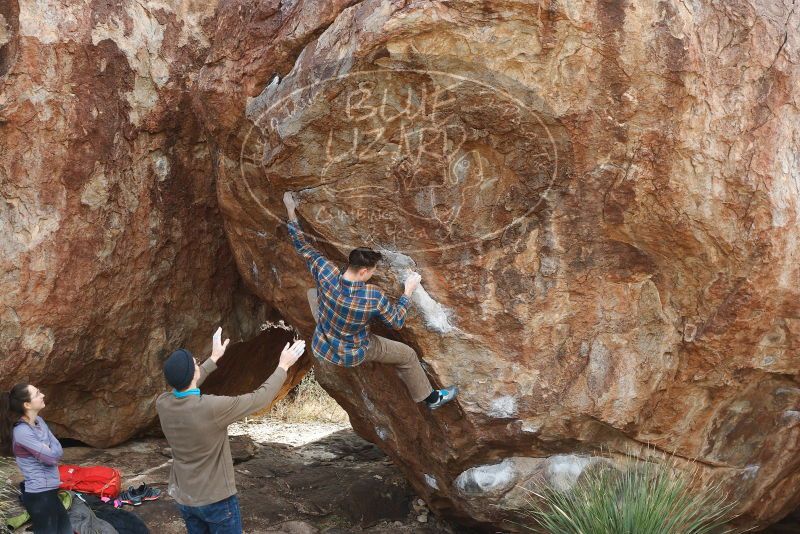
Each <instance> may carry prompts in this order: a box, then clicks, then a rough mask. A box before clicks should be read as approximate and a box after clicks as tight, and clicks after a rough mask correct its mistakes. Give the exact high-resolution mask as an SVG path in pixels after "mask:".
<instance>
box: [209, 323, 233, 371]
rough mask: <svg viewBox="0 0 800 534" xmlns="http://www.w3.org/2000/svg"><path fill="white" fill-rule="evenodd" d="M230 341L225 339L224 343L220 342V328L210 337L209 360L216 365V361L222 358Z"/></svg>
mask: <svg viewBox="0 0 800 534" xmlns="http://www.w3.org/2000/svg"><path fill="white" fill-rule="evenodd" d="M230 341H231V340H230V339H226V340H225V343H223V342H222V327H221V326H220V327H219V328H217V330H216V331H215V332H214V335H213V336H211V359H212V360H214V362H215V363H216V361H217V360H219V359H220V358H222V355H223V354H225V351H226V350H227V349H228V343H230Z"/></svg>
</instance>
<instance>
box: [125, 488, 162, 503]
mask: <svg viewBox="0 0 800 534" xmlns="http://www.w3.org/2000/svg"><path fill="white" fill-rule="evenodd" d="M128 491H131V492H132V493H131V494H132V495H133V496H134V497H135V498H138V499H139V503H140V504H141V502H142V501H154V500H156V499H158V498H159V497H161V490H160V489H158V488H152V487H150V486H148V485H147V484H142V485H141V486H139V487H138V488H133V489H131V488H128Z"/></svg>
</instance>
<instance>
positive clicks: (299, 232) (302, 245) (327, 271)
mask: <svg viewBox="0 0 800 534" xmlns="http://www.w3.org/2000/svg"><path fill="white" fill-rule="evenodd" d="M283 203H284V205H285V206H286V213H287V214H288V215H289V224H288V227H289V237H291V238H292V244H293V245H294V248H295V250H297V252H298V254H300V255H301V256H302V257H303V259H305V260H306V265H308V269H309V270H310V271H311V274H312V275H313V276H314V280H316V281H317V282H319V281H320V280H330V279H333V278H335V277H336V276H337V275H338V274H339V269H338V268H337V267H336V266H335V265H334V264H333V263H331V262H330V261H328V259H327V258H326V257H325V256H323V255H322V254H320V252H319V251H318V250H317V249H315V248H314V247H312V246H311V244H310V243H309V242H308V240H307V239H306V236H305V234H304V233H303V229H302V228H300V221H298V220H297V212H296V210H297V201H296V200H295V198H294V195H293V194H292V192H291V191H287V192H286V193H284V195H283Z"/></svg>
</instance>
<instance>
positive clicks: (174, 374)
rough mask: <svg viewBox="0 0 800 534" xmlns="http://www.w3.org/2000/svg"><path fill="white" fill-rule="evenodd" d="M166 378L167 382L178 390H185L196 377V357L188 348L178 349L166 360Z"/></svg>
mask: <svg viewBox="0 0 800 534" xmlns="http://www.w3.org/2000/svg"><path fill="white" fill-rule="evenodd" d="M164 378H166V379H167V384H169V385H170V386H172V387H174V388H175V389H176V390H178V391H183V390H184V389H186V388H187V387H189V384H191V383H192V378H194V357H193V356H192V353H191V352H189V351H188V350H186V349H178V350H176V351H175V352H173V353H172V354H170V355H169V358H167V361H165V362H164Z"/></svg>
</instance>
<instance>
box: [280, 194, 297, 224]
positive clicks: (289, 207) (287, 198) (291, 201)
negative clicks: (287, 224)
mask: <svg viewBox="0 0 800 534" xmlns="http://www.w3.org/2000/svg"><path fill="white" fill-rule="evenodd" d="M283 205H284V206H286V213H288V214H289V220H290V221H296V220H297V215H296V213H295V210H297V199H295V198H294V193H292V192H291V191H287V192H285V193H284V194H283Z"/></svg>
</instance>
